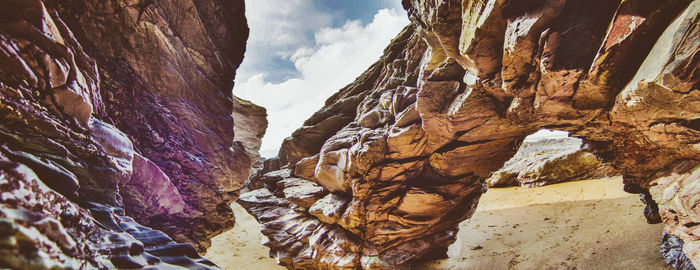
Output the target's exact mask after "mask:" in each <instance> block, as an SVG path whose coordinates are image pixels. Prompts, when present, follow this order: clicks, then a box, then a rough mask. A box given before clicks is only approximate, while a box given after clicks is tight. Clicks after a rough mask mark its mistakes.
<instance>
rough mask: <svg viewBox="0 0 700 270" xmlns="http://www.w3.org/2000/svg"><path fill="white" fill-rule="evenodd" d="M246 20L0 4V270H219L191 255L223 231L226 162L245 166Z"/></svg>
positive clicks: (229, 183)
mask: <svg viewBox="0 0 700 270" xmlns="http://www.w3.org/2000/svg"><path fill="white" fill-rule="evenodd" d="M188 3H189V4H188ZM154 5H155V6H154ZM236 8H237V9H236ZM224 9H226V10H230V11H231V12H230V13H227V12H222V10H224ZM236 11H239V12H236ZM140 12H142V13H140ZM242 12H243V2H242V1H208V2H202V1H197V3H193V2H188V1H182V2H172V1H170V2H167V3H166V2H164V3H162V4H160V3H155V4H154V3H153V2H152V1H151V2H148V3H147V2H144V3H140V2H139V1H108V2H105V1H41V0H30V1H24V0H22V1H19V0H18V1H15V0H11V1H4V2H3V3H2V9H0V18H1V19H0V186H1V187H2V188H1V189H0V193H1V194H0V220H1V221H0V223H1V224H2V225H0V227H2V229H0V230H2V231H3V233H0V235H1V236H0V242H2V245H0V265H2V266H5V267H10V268H17V269H20V268H22V269H23V268H27V267H31V268H33V269H48V268H51V269H54V267H55V268H57V269H63V268H66V269H74V268H81V267H87V268H143V267H147V266H154V267H156V268H173V267H176V266H180V267H185V268H196V269H208V268H216V266H214V265H213V264H212V263H211V262H209V261H207V260H206V259H203V258H201V257H200V256H199V255H198V254H197V248H200V249H201V248H204V247H205V246H207V243H208V237H210V236H211V235H213V234H215V233H217V232H221V231H223V230H225V229H226V228H230V227H231V226H233V222H234V220H233V215H232V213H231V210H230V208H229V207H228V203H229V202H230V200H231V199H233V198H235V197H234V196H229V194H228V193H233V194H235V192H236V191H237V189H238V187H240V185H242V184H243V181H244V180H245V179H246V178H247V173H246V175H245V178H234V177H232V176H233V175H234V174H233V171H234V170H235V169H236V168H234V167H233V166H234V165H233V164H238V163H235V162H234V161H237V160H236V159H235V157H237V155H238V156H240V157H241V158H242V159H244V160H247V161H246V162H247V163H245V165H244V167H243V168H242V169H245V170H248V169H249V167H250V158H249V157H248V155H247V153H246V152H245V150H244V148H243V146H242V144H241V143H240V142H239V143H237V144H234V142H233V126H232V125H233V121H232V118H231V116H230V115H231V112H232V110H231V104H232V97H231V94H230V90H231V86H232V82H233V76H234V72H235V68H236V66H237V65H238V63H240V60H241V57H242V54H243V47H244V45H243V44H244V43H245V39H246V37H247V27H246V24H245V18H244V17H243V13H242ZM166 18H167V19H166ZM64 19H65V21H64ZM222 22H223V23H222ZM72 30H73V31H75V32H73V31H72ZM200 38H201V39H200ZM195 39H196V42H195ZM92 57H95V58H92ZM236 145H237V146H240V147H239V148H238V149H239V150H240V151H233V150H231V149H236V148H235V147H234V146H236ZM128 215H130V216H133V217H134V218H136V219H137V221H135V220H134V219H132V218H131V217H129V216H128ZM140 224H145V225H148V226H151V227H154V228H156V229H160V230H162V231H164V232H165V233H163V232H161V231H159V230H156V229H152V228H149V227H146V226H142V225H140ZM166 233H167V234H166ZM173 239H175V240H177V241H179V242H189V243H176V242H175V241H173ZM193 244H194V245H193Z"/></svg>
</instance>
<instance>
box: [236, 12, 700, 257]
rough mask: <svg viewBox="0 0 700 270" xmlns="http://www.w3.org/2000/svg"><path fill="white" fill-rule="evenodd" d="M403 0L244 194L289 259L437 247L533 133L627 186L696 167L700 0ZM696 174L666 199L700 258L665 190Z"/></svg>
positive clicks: (637, 187) (276, 249)
mask: <svg viewBox="0 0 700 270" xmlns="http://www.w3.org/2000/svg"><path fill="white" fill-rule="evenodd" d="M403 4H404V7H405V8H406V9H407V10H408V13H409V16H410V18H411V21H412V25H411V26H409V27H407V28H406V29H405V30H404V31H403V32H402V33H401V34H399V36H397V37H396V38H395V39H394V40H393V41H392V43H391V44H390V45H389V47H388V48H387V49H386V50H385V54H384V56H383V57H382V58H381V59H380V60H379V61H378V62H377V63H375V64H374V65H372V66H371V67H370V68H369V69H368V70H367V71H366V72H365V73H364V74H363V75H361V76H360V77H359V78H358V79H356V80H355V82H353V83H351V84H350V85H348V86H347V87H345V88H343V89H341V90H340V91H339V92H338V93H336V94H335V95H333V96H332V97H330V98H329V99H328V100H327V102H326V105H325V107H324V108H322V109H321V110H320V111H319V112H317V113H315V114H314V115H313V116H312V117H311V118H309V119H308V120H307V121H306V122H305V123H304V126H303V127H301V128H300V129H298V130H297V131H295V132H294V133H293V134H292V136H291V137H289V138H288V139H286V140H285V141H284V143H283V145H282V148H281V150H280V152H279V155H278V157H277V158H274V159H270V160H267V161H265V168H264V169H263V170H261V171H260V172H259V173H257V174H256V176H255V177H254V181H255V183H253V186H257V187H261V188H259V189H257V190H253V191H251V192H249V193H244V194H242V195H241V199H240V202H241V204H242V205H244V206H245V207H246V208H247V209H248V211H249V212H251V213H252V214H253V215H254V216H256V217H257V218H258V220H259V221H260V222H261V223H262V224H263V226H264V229H263V233H264V234H266V235H267V236H268V237H269V238H270V242H269V243H267V245H268V246H269V247H270V248H271V256H273V257H276V258H277V259H279V261H280V262H281V263H282V264H283V265H286V266H287V267H289V268H348V269H357V268H364V269H375V268H396V267H402V266H407V265H410V264H411V263H412V262H414V261H416V260H418V259H420V258H421V257H426V256H434V255H436V254H440V253H441V252H444V250H445V248H446V247H447V246H448V245H449V244H450V243H451V242H452V241H454V237H455V231H456V229H457V224H458V223H459V222H460V221H462V220H464V219H466V218H468V217H469V216H470V215H471V214H472V212H473V211H474V209H475V208H476V205H477V202H478V199H479V196H480V195H481V193H482V192H484V190H485V189H484V186H483V180H484V179H485V178H486V177H488V176H489V174H490V173H491V172H493V171H494V170H496V169H498V168H500V167H501V166H503V164H504V162H506V161H507V160H508V159H509V158H511V157H512V156H513V155H514V154H515V152H516V149H518V147H519V146H520V145H521V142H522V140H523V139H524V138H525V137H526V136H527V135H528V134H531V133H533V132H535V131H537V130H539V129H542V128H547V129H552V130H563V131H567V132H569V133H570V134H571V136H573V137H578V138H581V139H582V140H583V141H584V143H585V144H586V145H587V149H590V151H591V152H592V153H594V154H595V155H596V156H597V157H598V158H599V159H600V160H601V161H603V162H608V163H610V164H611V165H612V166H613V167H614V168H615V169H616V170H618V171H619V172H620V173H621V174H623V175H624V181H625V184H626V186H629V187H630V188H626V189H627V190H631V191H635V192H637V193H642V194H645V195H648V194H650V192H649V191H648V188H649V187H651V186H653V185H656V183H657V182H655V181H654V180H655V179H657V178H661V177H670V178H672V179H681V178H678V177H684V176H682V175H687V174H688V173H690V174H691V175H694V174H693V172H691V169H692V168H694V167H696V166H697V165H698V164H700V128H699V126H698V123H699V122H698V121H700V91H698V61H697V59H698V55H699V54H698V52H699V51H700V49H698V48H700V39H698V38H697V37H698V35H699V34H700V27H697V26H698V22H699V20H700V16H699V12H700V1H688V0H677V1H635V0H626V1H602V0H601V1H594V2H591V1H582V0H581V1H578V0H552V1H548V0H542V1H534V2H533V1H518V0H492V1H489V0H487V1H481V0H479V1H477V0H474V1H470V0H464V1H457V0H440V1H423V0H404V1H403ZM662 179H666V178H662ZM683 179H687V178H683ZM690 179H691V180H677V181H678V182H676V183H677V184H668V185H669V187H673V188H677V187H685V188H688V190H686V191H683V192H681V191H680V190H684V189H666V190H669V191H665V192H666V193H669V194H668V195H666V194H665V195H664V197H663V198H668V200H670V201H669V203H666V202H665V200H666V199H664V201H663V202H662V203H661V204H660V207H661V209H668V210H662V216H663V220H664V222H666V223H667V225H668V224H671V225H669V226H671V228H669V229H668V230H669V231H670V232H671V233H672V234H675V235H677V236H679V237H680V238H682V239H683V240H684V241H685V242H686V246H685V247H684V251H685V252H686V254H688V257H689V258H690V259H691V260H694V262H695V263H696V264H697V263H698V262H697V255H695V254H697V252H696V251H697V248H696V247H695V246H694V245H693V244H688V243H694V242H693V241H695V240H696V238H694V237H695V234H696V233H693V230H694V229H695V227H696V226H695V225H696V224H698V223H697V218H698V217H700V212H698V211H696V210H697V209H695V208H692V205H693V204H688V205H686V204H685V203H682V205H679V204H678V203H677V202H678V201H679V200H676V199H673V198H674V196H681V197H680V198H684V199H680V201H681V202H684V200H689V199H692V198H694V197H697V195H692V196H687V195H682V194H698V192H697V191H696V190H695V189H694V188H693V185H692V184H691V183H689V182H693V183H697V178H692V177H691V178H690ZM673 181H676V180H659V181H658V183H662V184H661V185H664V186H665V185H666V184H663V183H674V182H673ZM299 185H306V186H313V188H309V189H303V190H308V191H309V193H308V194H300V192H299V191H300V190H299V189H295V187H297V186H299ZM318 186H320V187H322V188H318ZM311 191H313V192H311ZM686 192H687V193H686ZM651 194H652V195H653V194H655V193H653V192H652V193H651ZM693 196H694V197H693ZM651 197H652V196H645V198H647V199H648V200H649V201H650V202H653V200H651ZM301 198H303V199H301ZM653 198H654V199H656V200H661V198H662V197H659V195H653ZM671 202H673V203H671ZM686 208H689V209H686ZM649 209H651V210H652V211H651V212H654V211H653V210H654V209H653V207H652V208H649ZM650 214H652V215H653V214H655V213H650ZM674 220H681V221H679V222H677V223H678V226H675V225H673V224H676V223H674ZM675 228H677V229H675Z"/></svg>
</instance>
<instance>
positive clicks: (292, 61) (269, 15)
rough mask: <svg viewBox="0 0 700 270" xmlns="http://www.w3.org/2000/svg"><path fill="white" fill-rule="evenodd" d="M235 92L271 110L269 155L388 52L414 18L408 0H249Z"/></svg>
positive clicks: (264, 143)
mask: <svg viewBox="0 0 700 270" xmlns="http://www.w3.org/2000/svg"><path fill="white" fill-rule="evenodd" d="M245 2H246V17H247V19H248V26H249V27H250V37H249V38H248V45H247V50H246V53H245V57H244V59H243V63H242V64H241V66H240V67H239V68H238V70H237V74H236V84H235V86H234V88H233V94H234V95H236V96H238V97H240V98H243V99H247V100H250V101H252V102H253V103H255V104H258V105H260V106H263V107H265V108H266V109H267V114H268V122H269V125H268V129H267V132H266V134H265V137H263V140H262V147H261V150H260V154H261V155H262V156H263V157H273V156H276V155H277V152H278V151H279V147H280V145H281V143H282V141H283V140H284V138H286V137H287V136H289V135H291V134H292V132H293V131H294V130H296V129H297V128H300V127H301V126H302V124H303V122H304V121H305V120H306V119H307V118H309V117H310V116H311V115H312V114H313V113H314V112H316V111H318V110H319V109H320V108H321V107H322V105H323V103H324V102H325V100H326V99H327V98H328V97H330V96H331V95H332V94H334V93H335V92H337V91H338V90H340V89H341V88H342V87H344V86H345V85H347V84H349V83H351V82H352V81H353V80H354V79H355V78H356V77H357V76H359V75H360V74H362V72H364V71H365V69H367V68H368V67H369V66H370V65H371V64H372V63H374V62H375V61H377V60H378V59H379V57H380V56H381V55H382V52H383V50H384V48H385V47H386V46H387V45H388V44H389V42H390V41H391V39H392V38H394V37H395V36H396V35H397V34H398V33H399V32H400V31H401V29H403V28H404V27H405V26H406V25H408V23H409V21H408V18H407V16H406V13H405V11H404V10H403V9H402V8H401V0H325V1H322V0H284V1H280V0H246V1H245Z"/></svg>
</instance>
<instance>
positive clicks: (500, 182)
mask: <svg viewBox="0 0 700 270" xmlns="http://www.w3.org/2000/svg"><path fill="white" fill-rule="evenodd" d="M581 143H582V142H581V140H580V139H577V138H570V137H559V138H556V137H552V138H549V137H542V138H532V139H531V138H530V137H528V138H525V140H524V141H523V143H522V144H521V145H520V148H518V152H517V153H516V154H515V156H513V158H511V159H510V160H508V161H507V162H506V163H505V164H504V165H503V168H500V169H498V170H497V171H495V172H493V173H491V175H490V176H489V177H488V178H486V185H487V186H488V187H504V186H513V185H515V186H521V187H539V186H543V185H548V184H554V183H559V182H564V181H573V180H582V179H593V178H600V177H606V176H614V175H617V171H616V170H615V169H614V168H612V167H611V166H608V165H606V164H604V163H603V162H601V161H600V160H599V159H598V158H597V157H596V156H595V155H594V154H591V153H589V152H587V151H586V150H584V149H581V147H582V145H581Z"/></svg>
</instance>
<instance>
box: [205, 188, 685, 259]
mask: <svg viewBox="0 0 700 270" xmlns="http://www.w3.org/2000/svg"><path fill="white" fill-rule="evenodd" d="M622 187H623V185H622V179H621V178H620V177H610V178H602V179H594V180H584V181H576V182H565V183H560V184H554V185H548V186H543V187H538V188H521V187H508V188H491V189H489V191H488V192H486V193H485V194H484V195H483V196H482V198H481V201H480V203H479V206H478V207H477V209H476V212H475V213H474V216H472V218H471V219H468V220H466V221H463V222H462V223H461V224H460V230H459V233H458V235H457V241H456V242H455V243H454V244H452V245H451V246H450V247H449V250H448V256H449V258H447V259H440V260H430V261H426V262H423V263H421V264H418V265H415V267H414V269H436V270H437V269H440V270H442V269H550V268H554V269H573V268H576V269H632V268H634V269H671V268H667V266H665V265H664V262H663V260H662V259H661V254H659V253H658V250H659V246H660V241H659V238H660V237H661V232H662V230H663V224H654V225H649V224H647V223H646V220H645V219H644V217H643V216H642V215H640V214H639V213H641V212H642V209H644V204H642V202H641V201H640V200H639V198H638V196H637V195H635V194H629V193H626V192H624V191H623V190H622ZM232 208H233V211H234V213H235V215H236V220H237V223H236V225H235V227H234V228H233V229H232V230H230V231H228V232H225V233H223V234H221V235H219V236H216V237H214V238H213V239H212V247H211V248H210V249H209V250H208V251H207V254H206V257H207V258H209V259H210V260H212V261H213V262H214V263H216V264H217V265H219V266H221V267H222V268H223V269H240V267H241V266H245V267H246V269H249V270H263V269H284V268H283V267H281V266H278V265H276V263H275V260H274V259H272V258H269V257H268V252H269V249H268V248H267V247H264V246H263V244H262V243H263V241H264V236H263V235H262V233H260V229H261V225H260V224H259V223H257V222H256V221H255V219H254V218H253V217H252V216H251V215H250V214H248V213H247V212H245V210H244V209H243V208H242V207H241V206H239V205H238V204H233V205H232Z"/></svg>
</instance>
